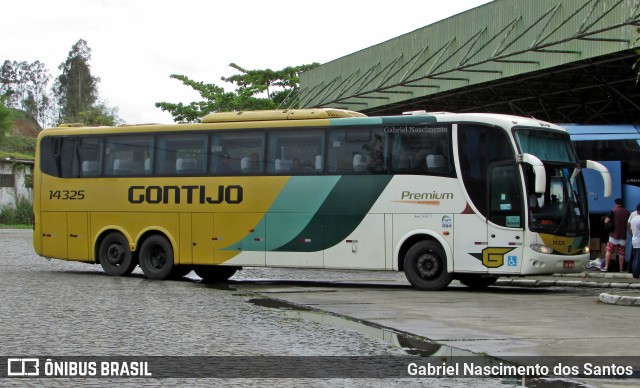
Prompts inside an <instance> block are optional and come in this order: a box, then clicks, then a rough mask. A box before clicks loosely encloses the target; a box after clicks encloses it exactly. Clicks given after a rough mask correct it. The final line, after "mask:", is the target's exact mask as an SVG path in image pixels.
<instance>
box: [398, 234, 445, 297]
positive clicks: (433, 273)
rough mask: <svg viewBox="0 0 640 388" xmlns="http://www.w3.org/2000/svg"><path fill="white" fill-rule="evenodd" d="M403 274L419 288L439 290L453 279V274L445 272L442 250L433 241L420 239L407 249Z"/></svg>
mask: <svg viewBox="0 0 640 388" xmlns="http://www.w3.org/2000/svg"><path fill="white" fill-rule="evenodd" d="M404 274H405V276H406V277H407V280H409V283H411V285H413V286H414V287H415V288H417V289H419V290H428V291H437V290H441V289H443V288H445V287H447V286H448V285H449V283H451V280H453V274H451V273H449V272H447V256H446V255H445V253H444V250H443V249H442V247H441V246H440V244H438V243H436V242H433V241H420V242H418V243H416V244H415V245H414V246H412V247H411V248H410V249H409V251H408V252H407V254H406V255H405V257H404Z"/></svg>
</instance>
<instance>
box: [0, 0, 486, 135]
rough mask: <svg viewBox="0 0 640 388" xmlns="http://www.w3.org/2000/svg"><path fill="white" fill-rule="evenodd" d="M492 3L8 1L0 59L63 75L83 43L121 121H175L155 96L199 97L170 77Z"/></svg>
mask: <svg viewBox="0 0 640 388" xmlns="http://www.w3.org/2000/svg"><path fill="white" fill-rule="evenodd" d="M490 1H491V0H449V1H435V0H393V1H380V0H369V1H356V0H321V1H319V2H315V3H313V2H306V1H300V0H298V1H294V0H271V1H265V0H245V1H228V0H173V1H167V0H58V1H52V0H20V1H11V2H3V4H2V6H0V9H2V15H3V16H2V20H1V22H0V37H1V38H0V61H2V63H4V61H5V60H9V61H18V62H22V61H27V62H30V63H31V62H34V61H36V60H38V61H40V62H43V63H44V64H45V65H46V67H47V69H48V70H49V72H50V73H51V75H52V77H53V78H57V77H58V76H59V75H60V70H58V66H59V65H60V64H61V63H63V62H64V61H65V60H66V59H67V57H68V55H69V51H71V47H72V46H73V45H74V44H75V43H76V42H78V40H80V39H84V40H85V41H86V42H87V45H88V46H89V48H91V60H90V61H89V65H90V66H91V72H92V75H93V76H94V77H99V78H100V83H99V84H98V93H99V98H100V99H103V100H105V101H106V102H107V105H109V106H111V107H117V108H118V116H119V117H120V118H121V119H123V120H124V121H125V122H127V123H130V124H135V123H152V122H153V123H171V122H172V121H173V120H172V117H171V115H170V114H169V113H167V112H162V111H161V110H160V109H159V108H156V107H155V103H156V102H172V103H178V102H183V103H185V104H188V103H190V102H192V101H200V100H201V98H200V96H199V95H198V93H197V92H195V91H194V90H193V89H192V88H190V87H188V86H184V85H183V84H182V83H181V82H180V81H178V80H174V79H171V78H169V76H170V75H171V74H181V75H185V76H187V77H189V78H190V79H192V80H195V81H202V82H205V83H215V84H217V85H219V86H222V87H224V88H225V90H227V91H232V90H233V85H231V84H228V83H225V82H223V81H221V80H220V77H223V76H225V77H228V76H231V75H233V74H236V73H237V72H236V71H235V70H234V69H233V68H231V67H229V64H230V63H236V64H238V65H239V66H241V67H243V68H245V69H267V68H270V69H273V70H279V69H282V68H284V67H287V66H298V65H303V64H309V63H313V62H319V63H326V62H330V61H332V60H335V59H338V58H340V57H343V56H346V55H349V54H351V53H354V52H356V51H359V50H362V49H365V48H367V47H370V46H373V45H376V44H378V43H381V42H384V41H387V40H389V39H393V38H395V37H397V36H400V35H403V34H406V33H409V32H411V31H414V30H416V29H419V28H421V27H424V26H427V25H430V24H433V23H435V22H438V21H440V20H443V19H446V18H448V17H450V16H453V15H456V14H458V13H461V12H464V11H467V10H469V9H472V8H475V7H478V6H480V5H483V4H486V3H489V2H490Z"/></svg>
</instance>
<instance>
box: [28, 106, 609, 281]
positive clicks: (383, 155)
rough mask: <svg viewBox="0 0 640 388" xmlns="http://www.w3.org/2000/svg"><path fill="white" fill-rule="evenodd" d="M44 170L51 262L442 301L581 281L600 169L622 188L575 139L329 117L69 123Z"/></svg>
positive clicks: (476, 120) (478, 120) (455, 122)
mask: <svg viewBox="0 0 640 388" xmlns="http://www.w3.org/2000/svg"><path fill="white" fill-rule="evenodd" d="M36 159H37V160H36V168H35V171H34V213H35V219H36V226H35V230H34V247H35V250H36V252H37V253H38V254H40V255H42V256H45V257H53V258H60V259H66V260H77V261H85V262H88V263H99V264H100V265H101V266H102V267H103V268H104V270H105V272H106V273H107V274H109V275H112V276H125V275H128V274H129V273H131V271H133V269H134V268H135V267H136V266H137V265H139V266H140V268H141V269H142V271H143V273H144V274H145V276H146V277H148V278H150V279H156V280H161V279H167V278H175V277H178V276H183V275H185V274H186V273H188V272H189V271H191V270H194V271H195V272H196V274H197V275H198V276H200V277H202V278H203V279H204V280H206V281H223V280H227V279H228V278H229V277H231V276H232V275H233V274H234V273H235V272H236V271H237V270H238V269H240V268H243V267H294V268H323V269H325V268H331V269H361V270H380V271H382V270H385V271H404V272H405V274H406V276H407V279H408V280H409V282H410V283H411V284H412V285H413V286H415V287H416V288H418V289H422V290H439V289H442V288H445V287H446V286H447V285H448V284H449V283H450V282H451V281H452V280H453V279H458V280H460V281H461V282H462V283H464V284H466V285H468V286H470V287H476V288H480V287H486V286H489V285H491V284H493V283H494V282H495V280H496V279H498V277H501V276H526V275H542V274H551V273H558V272H579V271H581V270H582V269H583V267H584V265H585V264H586V263H587V261H588V259H589V253H588V245H589V220H588V214H589V213H588V208H587V192H586V190H585V187H584V180H583V169H585V168H591V169H594V170H596V171H597V173H598V174H599V175H600V176H601V177H602V178H603V182H604V186H605V191H606V190H610V178H609V175H608V171H607V170H606V168H604V167H603V166H602V165H600V164H598V163H595V162H591V161H584V162H580V161H579V160H578V159H577V157H576V154H575V151H574V149H573V146H572V143H571V141H570V139H569V135H568V134H567V132H566V131H565V130H564V129H562V128H560V127H557V126H555V125H552V124H548V123H544V122H540V121H538V120H534V119H528V118H522V117H514V116H505V115H495V114H453V113H426V112H414V113H413V114H406V115H401V116H382V117H367V116H365V115H363V114H360V113H357V112H352V111H344V110H338V109H329V108H323V109H300V110H283V111H255V112H226V113H213V114H210V115H208V116H206V117H205V118H203V120H202V123H198V124H172V125H143V126H126V127H119V128H106V127H105V128H82V127H80V128H74V127H62V128H54V129H49V130H45V131H43V132H42V133H41V135H40V137H39V139H38V147H37V152H36Z"/></svg>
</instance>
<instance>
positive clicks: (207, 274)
mask: <svg viewBox="0 0 640 388" xmlns="http://www.w3.org/2000/svg"><path fill="white" fill-rule="evenodd" d="M238 269H239V268H238V267H228V266H223V265H197V266H194V267H193V271H194V272H195V273H196V275H198V276H200V277H201V278H202V281H203V282H204V283H218V282H226V281H227V280H229V278H230V277H232V276H233V275H234V274H235V273H236V272H237V271H238Z"/></svg>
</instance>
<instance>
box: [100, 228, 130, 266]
mask: <svg viewBox="0 0 640 388" xmlns="http://www.w3.org/2000/svg"><path fill="white" fill-rule="evenodd" d="M98 258H99V259H100V265H101V266H102V269H103V270H104V272H106V273H107V274H108V275H111V276H124V275H129V274H130V273H131V272H132V271H133V270H134V269H135V268H136V264H137V263H136V261H135V260H134V258H133V254H132V253H131V250H130V249H129V241H127V239H126V237H124V236H123V235H122V234H121V233H118V232H113V233H109V234H108V235H107V236H106V237H105V238H104V239H103V240H102V242H101V243H100V249H99V251H98Z"/></svg>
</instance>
